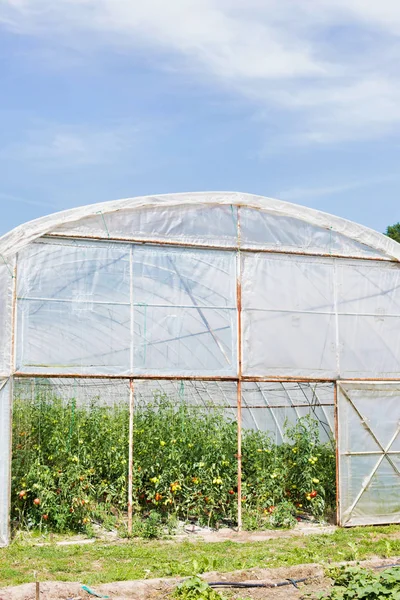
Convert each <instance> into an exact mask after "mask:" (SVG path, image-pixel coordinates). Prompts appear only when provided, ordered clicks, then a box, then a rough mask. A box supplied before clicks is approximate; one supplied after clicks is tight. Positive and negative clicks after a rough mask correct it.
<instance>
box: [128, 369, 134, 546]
mask: <svg viewBox="0 0 400 600" xmlns="http://www.w3.org/2000/svg"><path fill="white" fill-rule="evenodd" d="M134 391H135V387H134V381H133V379H130V381H129V442H128V443H129V459H128V462H129V472H128V534H129V535H132V505H133V409H134Z"/></svg>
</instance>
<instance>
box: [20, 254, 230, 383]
mask: <svg viewBox="0 0 400 600" xmlns="http://www.w3.org/2000/svg"><path fill="white" fill-rule="evenodd" d="M235 269H236V258H235V255H234V253H232V252H218V251H210V250H200V249H198V250H191V249H174V248H160V247H157V248H151V247H150V248H147V247H137V246H130V245H125V244H112V243H109V244H103V243H90V242H89V243H84V242H79V243H76V244H74V243H62V242H54V243H49V242H44V243H35V244H32V245H31V246H29V247H28V248H27V249H25V250H24V251H22V252H21V253H20V254H19V262H18V288H17V290H18V291H17V293H18V296H17V297H18V301H17V315H18V322H17V332H18V335H17V370H18V371H20V372H36V373H42V372H43V373H71V374H78V373H79V374H97V375H102V374H104V375H110V374H112V375H115V374H133V373H139V374H142V373H144V374H146V373H150V374H151V373H159V374H174V375H179V374H188V373H189V374H203V373H208V374H218V375H224V374H231V375H234V374H235V373H236V372H237V341H236V337H237V325H236V318H237V317H236V275H235Z"/></svg>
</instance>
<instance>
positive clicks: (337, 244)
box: [240, 207, 384, 257]
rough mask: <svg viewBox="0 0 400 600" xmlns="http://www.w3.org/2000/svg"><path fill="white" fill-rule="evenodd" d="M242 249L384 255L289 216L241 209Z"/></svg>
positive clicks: (327, 229) (328, 230)
mask: <svg viewBox="0 0 400 600" xmlns="http://www.w3.org/2000/svg"><path fill="white" fill-rule="evenodd" d="M240 231H241V247H242V248H243V249H246V248H256V249H257V248H265V249H271V250H273V249H276V250H279V251H280V252H282V251H286V252H298V251H303V252H306V253H308V254H334V255H341V256H360V257H366V256H367V257H382V256H384V254H383V253H382V252H379V251H377V250H374V249H373V248H370V247H368V246H366V245H365V244H362V243H360V242H357V241H356V240H353V239H351V238H349V237H347V236H345V235H343V234H341V233H337V232H335V231H333V230H332V228H323V227H319V226H317V225H315V224H312V223H310V222H307V221H302V220H301V219H296V218H294V217H290V216H286V215H274V214H272V213H269V212H268V211H262V210H254V209H251V208H245V207H244V208H241V210H240Z"/></svg>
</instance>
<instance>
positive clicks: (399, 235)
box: [386, 223, 400, 242]
mask: <svg viewBox="0 0 400 600" xmlns="http://www.w3.org/2000/svg"><path fill="white" fill-rule="evenodd" d="M386 235H387V236H389V237H390V238H392V240H395V241H396V242H400V223H395V224H394V225H389V227H387V229H386Z"/></svg>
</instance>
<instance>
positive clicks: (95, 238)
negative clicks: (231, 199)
mask: <svg viewBox="0 0 400 600" xmlns="http://www.w3.org/2000/svg"><path fill="white" fill-rule="evenodd" d="M236 206H237V209H238V214H239V211H240V205H236ZM43 238H45V239H60V240H79V241H82V242H83V241H85V240H89V241H92V242H116V243H121V244H135V245H145V244H148V245H151V246H176V247H179V248H196V249H199V250H226V251H231V252H232V251H237V250H242V251H243V252H261V253H264V252H265V253H269V254H271V253H272V254H290V255H291V254H294V255H295V256H317V257H325V258H346V259H348V260H372V261H381V262H386V263H391V262H394V263H397V264H398V263H399V261H398V260H397V259H395V258H392V257H389V256H388V257H383V256H377V257H374V256H360V255H359V256H356V255H350V254H334V253H330V252H304V251H301V250H291V249H286V250H285V249H280V248H279V247H276V248H256V247H254V246H253V247H251V246H249V247H247V246H241V245H240V243H238V245H236V246H218V245H216V244H193V243H191V242H186V241H185V242H180V241H179V240H157V239H143V238H142V239H140V238H139V239H138V238H135V237H132V238H124V237H112V236H111V237H100V236H95V235H88V236H84V235H73V234H68V233H66V234H62V233H47V234H46V235H44V236H43ZM238 239H239V238H238Z"/></svg>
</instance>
